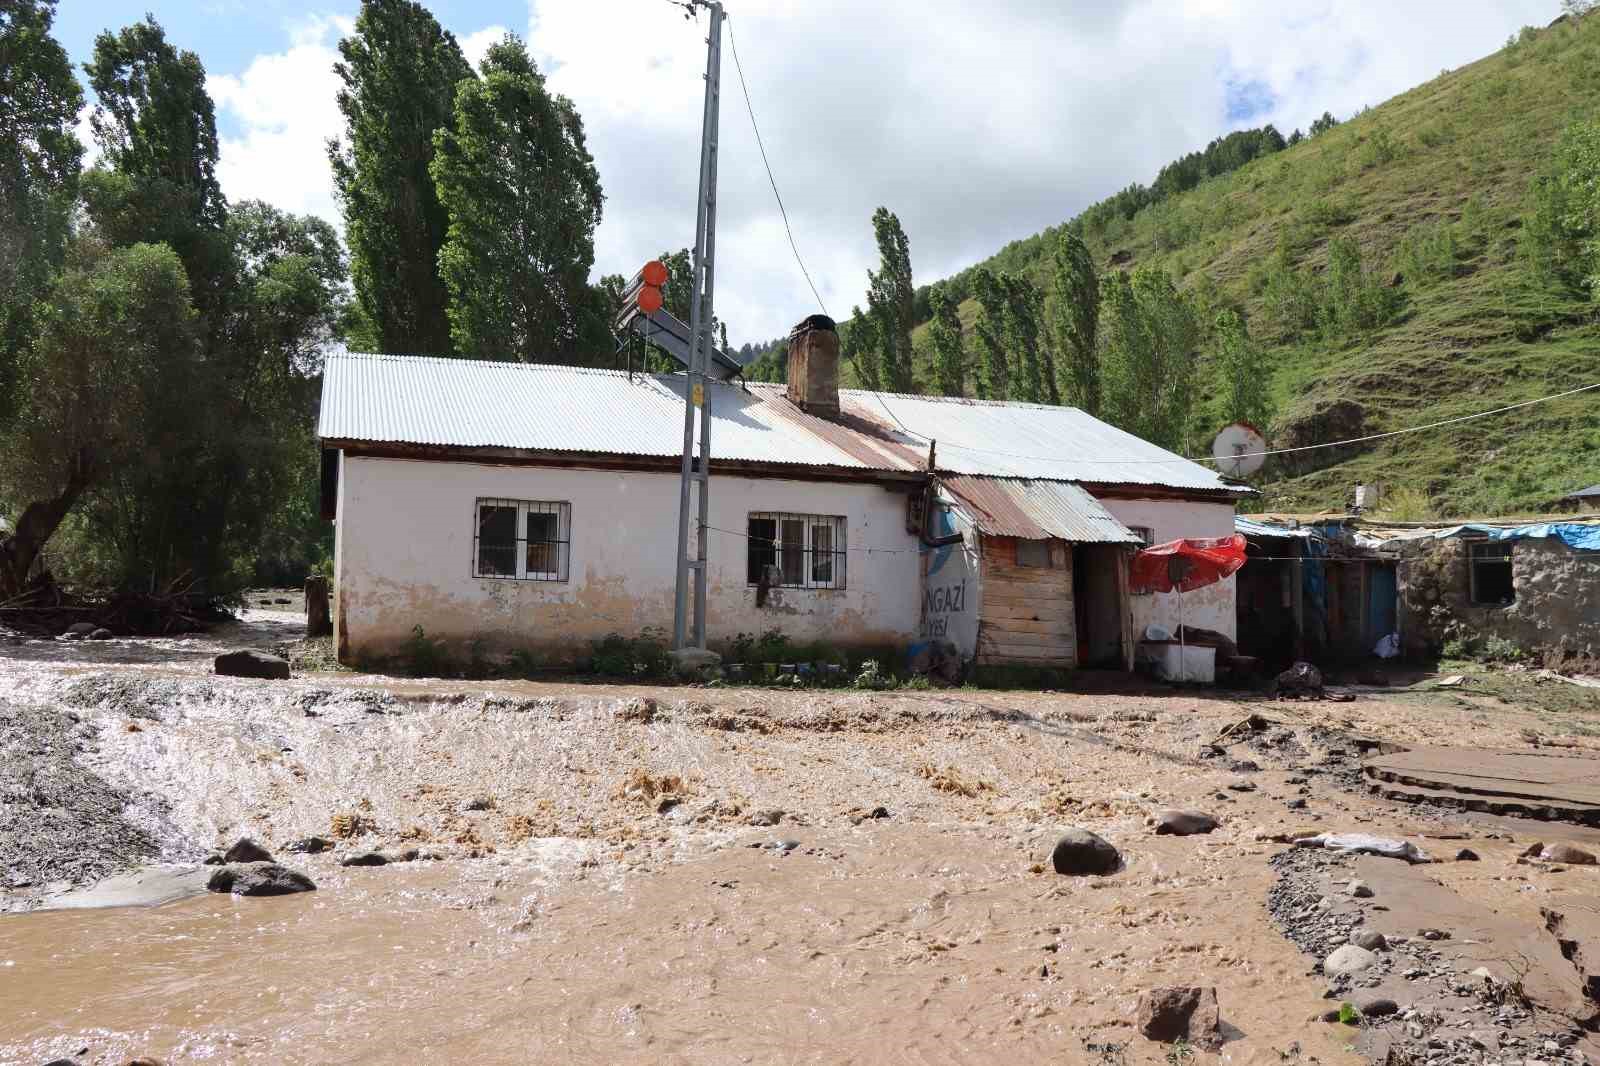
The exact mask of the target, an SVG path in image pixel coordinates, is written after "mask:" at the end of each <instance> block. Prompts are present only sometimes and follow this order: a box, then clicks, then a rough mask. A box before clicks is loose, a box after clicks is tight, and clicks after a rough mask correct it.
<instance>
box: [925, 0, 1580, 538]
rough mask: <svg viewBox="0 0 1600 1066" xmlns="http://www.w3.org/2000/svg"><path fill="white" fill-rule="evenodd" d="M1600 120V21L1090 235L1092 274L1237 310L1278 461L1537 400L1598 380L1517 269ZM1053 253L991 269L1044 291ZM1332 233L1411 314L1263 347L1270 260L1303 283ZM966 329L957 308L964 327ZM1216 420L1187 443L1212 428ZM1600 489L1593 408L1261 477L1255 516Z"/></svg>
mask: <svg viewBox="0 0 1600 1066" xmlns="http://www.w3.org/2000/svg"><path fill="white" fill-rule="evenodd" d="M1597 105H1600V16H1597V17H1591V18H1585V19H1582V20H1578V21H1576V22H1572V21H1562V22H1558V23H1557V24H1555V25H1553V26H1551V27H1549V28H1547V29H1544V30H1540V31H1537V32H1532V31H1525V32H1524V34H1523V35H1522V37H1521V39H1520V40H1519V41H1517V42H1515V43H1513V44H1509V45H1508V46H1507V47H1506V48H1505V49H1504V50H1502V51H1500V52H1497V53H1496V54H1494V55H1492V56H1489V57H1488V58H1485V59H1482V60H1479V61H1478V62H1476V63H1473V64H1471V65H1469V66H1465V67H1462V68H1460V69H1457V70H1453V71H1446V72H1444V73H1441V74H1440V75H1439V76H1438V77H1437V78H1435V79H1433V80H1432V81H1430V82H1428V83H1426V84H1424V85H1421V86H1418V87H1417V88H1415V89H1412V90H1411V91H1409V92H1407V93H1404V94H1402V95H1400V96H1397V97H1395V98H1394V99H1392V100H1389V101H1387V102H1386V103H1384V104H1382V105H1381V106H1378V107H1374V108H1371V109H1369V110H1367V111H1364V112H1362V113H1361V114H1360V115H1357V116H1355V117H1353V118H1351V119H1350V120H1348V121H1346V122H1344V123H1343V124H1341V125H1339V126H1337V127H1335V128H1334V129H1332V130H1329V131H1327V132H1324V133H1322V134H1320V135H1318V136H1316V137H1314V138H1311V139H1309V140H1305V141H1302V142H1301V143H1299V144H1297V145H1293V146H1291V147H1289V148H1286V149H1285V150H1283V151H1281V152H1276V153H1273V154H1271V155H1268V156H1264V157H1262V158H1258V159H1256V160H1254V161H1252V162H1250V163H1248V164H1246V165H1245V166H1244V167H1242V168H1241V169H1239V170H1236V171H1234V172H1232V173H1230V174H1226V175H1222V176H1219V177H1216V178H1211V179H1208V180H1206V181H1204V182H1202V183H1201V184H1200V185H1199V186H1197V187H1196V188H1194V189H1192V190H1190V191H1188V192H1185V193H1182V194H1179V195H1177V196H1175V197H1172V198H1170V199H1167V200H1164V201H1162V202H1160V203H1157V204H1154V205H1152V206H1150V207H1147V208H1145V209H1144V210H1141V211H1139V212H1138V213H1137V214H1136V215H1134V216H1133V217H1132V218H1131V219H1124V218H1122V217H1120V216H1117V217H1115V218H1113V219H1112V220H1111V222H1110V223H1109V224H1108V225H1106V226H1105V227H1104V228H1098V229H1088V230H1087V231H1086V232H1085V233H1084V237H1085V240H1086V241H1087V242H1088V244H1089V246H1090V248H1091V250H1092V251H1093V252H1094V253H1095V256H1096V259H1097V261H1098V262H1099V263H1100V265H1101V267H1102V269H1104V270H1111V269H1132V268H1133V267H1134V266H1136V265H1140V264H1146V263H1155V264H1158V265H1160V266H1162V267H1164V268H1165V269H1166V270H1167V271H1168V272H1169V273H1170V274H1171V275H1172V276H1173V277H1174V278H1176V279H1179V280H1180V282H1181V284H1182V285H1183V286H1184V287H1185V288H1186V289H1187V290H1189V291H1204V292H1206V293H1207V297H1206V298H1207V300H1208V301H1211V302H1216V301H1221V302H1226V303H1232V304H1236V305H1238V306H1239V307H1241V308H1242V309H1243V310H1244V311H1245V313H1246V315H1247V317H1248V320H1249V321H1250V328H1251V332H1252V334H1254V335H1255V336H1257V337H1258V339H1260V340H1262V341H1263V342H1264V343H1266V344H1267V346H1268V348H1269V353H1270V361H1271V365H1272V368H1273V392H1274V395H1275V397H1276V399H1277V403H1278V414H1277V416H1276V418H1275V420H1274V422H1273V424H1272V426H1271V429H1270V432H1269V436H1270V438H1271V440H1272V442H1273V444H1274V445H1275V446H1278V445H1281V444H1284V443H1310V442H1314V441H1320V440H1327V439H1336V438H1343V437H1348V436H1355V435H1361V434H1368V433H1377V432H1382V431H1385V430H1391V429H1399V428H1403V427H1406V426H1412V425H1418V424H1421V423H1425V422H1432V421H1436V420H1439V419H1445V418H1450V417H1453V416H1457V415H1463V414H1470V413H1473V412H1476V411H1480V410H1483V409H1486V408H1489V407H1493V406H1498V405H1501V404H1510V403H1515V402H1517V401H1519V400H1526V399H1532V398H1534V397H1536V396H1540V395H1545V394H1548V393H1554V392H1559V391H1562V390H1564V389H1569V388H1573V387H1575V386H1578V385H1583V384H1588V383H1591V382H1596V381H1600V317H1597V306H1600V305H1597V304H1595V303H1593V302H1590V301H1589V300H1587V299H1585V298H1583V297H1581V296H1577V295H1572V294H1567V293H1563V292H1559V291H1556V290H1555V289H1553V288H1552V286H1550V285H1548V284H1544V283H1541V282H1539V281H1538V280H1537V279H1536V278H1535V277H1534V276H1533V274H1532V272H1531V271H1530V270H1529V269H1528V268H1527V266H1526V265H1525V264H1524V262H1523V261H1522V260H1521V259H1520V258H1519V254H1518V253H1519V236H1520V234H1521V230H1522V226H1523V221H1524V217H1525V213H1526V210H1527V207H1526V205H1527V200H1528V190H1529V187H1530V182H1531V181H1532V180H1533V179H1534V178H1535V176H1536V175H1537V174H1538V173H1539V172H1540V171H1541V170H1542V169H1543V168H1544V167H1545V166H1546V165H1547V163H1548V160H1549V158H1550V155H1551V150H1552V147H1553V146H1554V144H1555V143H1556V141H1557V139H1558V138H1559V136H1560V134H1561V132H1562V130H1563V129H1564V128H1565V127H1566V126H1567V125H1568V124H1569V123H1571V122H1573V121H1574V120H1578V119H1592V118H1594V117H1596V116H1597V115H1600V106H1597ZM1050 236H1051V231H1047V232H1046V233H1045V234H1040V235H1036V236H1035V237H1032V238H1028V239H1027V240H1024V241H1019V242H1016V243H1014V244H1012V245H1009V246H1007V248H1005V249H1004V250H1003V251H1002V252H1000V253H999V254H997V255H996V256H995V257H994V259H992V260H990V265H992V266H993V267H994V268H995V269H1008V270H1019V271H1023V272H1026V273H1027V274H1029V275H1030V276H1031V277H1032V278H1033V280H1034V281H1035V283H1037V284H1038V285H1040V286H1041V288H1045V289H1047V285H1048V279H1047V277H1046V275H1045V269H1046V267H1045V259H1044V257H1045V254H1046V248H1047V241H1048V239H1049V238H1050ZM1338 236H1344V237H1347V238H1350V239H1352V240H1354V241H1355V242H1357V243H1358V245H1359V246H1360V249H1361V252H1362V258H1363V261H1364V262H1365V263H1366V264H1367V265H1368V267H1369V269H1371V270H1373V271H1376V272H1378V276H1379V277H1380V278H1381V279H1382V281H1383V284H1384V285H1385V286H1387V287H1390V288H1392V289H1397V290H1399V292H1400V294H1401V295H1402V299H1403V302H1404V306H1403V310H1402V311H1401V312H1400V313H1399V315H1398V317H1397V318H1396V319H1394V320H1392V321H1391V322H1390V323H1389V324H1388V325H1386V326H1384V327H1383V328H1380V329H1378V330H1375V331H1373V332H1370V333H1367V334H1364V335H1360V336H1358V337H1352V338H1349V339H1345V340H1341V341H1328V340H1323V339H1318V338H1316V337H1314V336H1309V335H1307V336H1301V337H1299V338H1294V339H1290V338H1289V337H1287V336H1285V335H1284V334H1283V333H1281V332H1280V333H1277V334H1276V335H1275V333H1274V330H1273V328H1272V326H1271V324H1270V316H1269V315H1267V314H1266V313H1265V312H1264V306H1263V305H1264V300H1263V293H1264V291H1265V288H1266V286H1267V284H1268V274H1269V272H1270V270H1271V269H1272V267H1271V264H1272V262H1273V260H1274V256H1275V253H1277V251H1278V249H1279V248H1280V245H1281V246H1282V248H1283V249H1284V252H1285V254H1286V256H1287V259H1288V261H1290V262H1292V263H1294V264H1295V265H1296V266H1297V267H1298V268H1300V269H1301V270H1303V271H1306V272H1308V273H1309V274H1310V275H1312V276H1313V278H1314V277H1315V276H1316V275H1317V274H1319V273H1320V272H1321V271H1322V269H1323V268H1324V266H1325V264H1326V262H1327V252H1328V244H1329V241H1330V240H1332V239H1333V238H1335V237H1338ZM976 316H977V307H976V304H975V302H974V301H972V300H968V301H966V302H964V303H963V304H962V306H961V317H962V321H963V323H965V324H966V325H967V326H968V328H969V329H970V327H971V324H972V322H973V321H974V320H975V318H976ZM923 328H924V327H919V334H920V332H921V330H922V329H923ZM919 373H920V371H919ZM1204 377H1205V375H1204V373H1202V379H1204ZM1209 405H1210V399H1209V397H1205V398H1203V399H1202V401H1201V407H1200V411H1201V414H1200V416H1199V417H1197V419H1196V440H1195V446H1196V447H1203V446H1204V443H1205V440H1207V439H1208V436H1207V435H1208V434H1209V433H1210V432H1211V431H1213V430H1214V429H1215V428H1217V427H1216V426H1215V425H1214V424H1213V423H1212V422H1211V421H1209V420H1208V418H1207V416H1206V412H1207V411H1208V410H1209ZM1596 481H1600V393H1590V394H1584V395H1581V396H1577V397H1572V398H1569V399H1565V400H1560V401H1556V402H1553V403H1550V404H1542V405H1538V406H1534V407H1530V408H1527V409H1524V410H1521V411H1517V412H1513V413H1510V414H1507V415H1502V416H1497V417H1494V418H1489V419H1482V420H1478V421H1475V422H1471V423H1467V424H1464V425H1460V426H1453V427H1448V428H1445V429H1441V430H1436V431H1432V432H1428V433H1419V434H1414V435H1409V436H1404V437H1399V438H1395V439H1391V440H1388V441H1382V442H1377V443H1374V444H1372V445H1370V446H1365V447H1361V448H1358V449H1353V450H1351V451H1349V452H1340V453H1338V454H1335V453H1333V452H1314V453H1309V457H1308V458H1301V459H1300V460H1299V461H1298V464H1297V465H1293V466H1290V465H1285V464H1277V465H1275V466H1269V468H1268V469H1267V470H1266V471H1265V472H1264V475H1263V477H1262V479H1261V483H1262V488H1263V489H1264V490H1265V492H1264V498H1263V501H1262V504H1263V506H1264V507H1265V508H1266V509H1268V510H1317V509H1323V508H1342V507H1344V506H1346V505H1347V503H1348V498H1349V496H1350V494H1351V491H1352V489H1353V487H1354V486H1355V485H1356V484H1357V483H1361V482H1377V483H1381V484H1383V485H1384V486H1386V488H1387V489H1388V490H1389V493H1390V495H1391V497H1393V496H1394V495H1396V493H1398V495H1399V496H1400V497H1402V498H1405V497H1409V498H1410V501H1411V503H1410V505H1409V508H1410V509H1411V510H1416V511H1431V512H1432V513H1431V514H1417V515H1416V517H1432V516H1441V517H1442V516H1449V515H1466V514H1478V515H1487V514H1503V513H1513V512H1530V511H1534V510H1538V509H1542V508H1544V507H1546V506H1547V505H1548V504H1549V503H1550V502H1551V501H1553V500H1555V499H1557V498H1558V497H1560V496H1561V495H1563V494H1565V493H1566V492H1569V491H1571V490H1573V489H1576V488H1579V487H1582V486H1584V485H1588V484H1593V483H1594V482H1596ZM1424 497H1425V498H1426V500H1427V503H1426V504H1424V503H1423V498H1424ZM1397 517H1400V516H1397Z"/></svg>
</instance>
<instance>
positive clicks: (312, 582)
mask: <svg viewBox="0 0 1600 1066" xmlns="http://www.w3.org/2000/svg"><path fill="white" fill-rule="evenodd" d="M332 634H333V616H332V614H331V613H330V612H329V610H328V579H327V578H325V577H308V578H306V636H307V637H326V636H331V635H332Z"/></svg>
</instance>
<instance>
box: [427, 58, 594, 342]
mask: <svg viewBox="0 0 1600 1066" xmlns="http://www.w3.org/2000/svg"><path fill="white" fill-rule="evenodd" d="M433 142H434V158H433V162H432V164H431V168H430V172H431V173H432V174H433V178H434V182H435V184H436V185H437V187H438V195H439V202H440V204H441V206H443V208H444V210H445V213H446V215H447V216H448V217H449V219H450V228H449V236H448V237H447V238H446V240H445V243H444V247H443V248H442V249H441V250H440V252H439V273H440V275H441V276H442V277H443V278H444V282H445V286H446V287H447V288H448V289H449V291H450V335H451V339H452V341H453V342H454V346H455V350H456V351H457V352H459V353H461V354H462V355H469V356H477V357H479V358H489V357H494V356H497V355H506V354H509V355H512V356H515V357H516V358H517V359H519V360H521V361H522V362H525V363H531V362H543V361H549V360H552V359H559V358H561V357H562V356H570V355H571V354H573V349H574V345H575V342H576V340H577V339H578V336H579V332H580V321H579V320H580V318H581V316H582V314H583V311H584V309H585V300H584V297H585V295H586V293H587V289H588V284H589V268H590V267H592V266H593V265H594V231H595V227H596V226H598V225H599V224H600V210H601V203H602V201H603V199H604V198H603V196H602V195H601V192H600V175H599V173H598V172H597V171H596V170H595V166H594V159H593V157H592V156H590V155H589V150H588V147H587V146H586V143H585V140H584V135H583V120H582V119H581V118H580V117H579V116H578V112H577V109H576V108H574V107H573V106H572V101H570V100H568V99H567V98H566V97H564V96H552V95H551V94H550V92H549V91H548V90H547V89H546V88H545V80H544V75H542V74H540V73H539V71H538V69H537V68H536V67H535V65H534V62H533V59H532V58H531V57H529V55H528V49H527V47H526V46H525V45H524V44H523V42H522V41H521V39H519V38H518V37H516V36H515V35H514V34H507V35H506V37H505V39H504V40H502V41H501V42H499V43H498V44H495V45H493V46H492V47H490V49H489V51H488V54H487V55H486V56H485V57H484V60H483V63H482V65H481V67H480V77H478V78H477V79H473V80H467V81H463V82H462V83H461V86H460V88H459V89H458V90H457V93H456V104H455V125H454V127H453V128H445V129H440V130H436V131H435V132H434V135H433Z"/></svg>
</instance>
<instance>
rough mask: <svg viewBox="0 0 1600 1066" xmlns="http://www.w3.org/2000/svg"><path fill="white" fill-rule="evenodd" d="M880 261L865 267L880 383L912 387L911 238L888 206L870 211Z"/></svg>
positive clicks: (900, 388) (903, 389) (913, 294)
mask: <svg viewBox="0 0 1600 1066" xmlns="http://www.w3.org/2000/svg"><path fill="white" fill-rule="evenodd" d="M872 232H873V235H874V236H875V237H876V238H877V241H878V259H879V265H878V269H877V270H876V271H872V270H869V271H867V309H868V311H869V313H870V314H871V316H872V318H873V319H874V322H875V328H876V333H877V338H876V339H877V342H878V346H879V347H878V350H879V352H880V353H881V356H880V360H879V361H880V364H881V367H882V376H883V384H884V386H885V387H886V388H888V389H889V390H890V391H891V392H910V391H912V388H913V384H912V375H911V362H912V360H911V328H912V327H913V326H914V325H916V310H915V304H916V289H915V286H914V285H913V284H912V281H911V242H910V241H909V240H907V238H906V231H905V230H904V229H903V228H902V227H901V225H900V219H899V218H897V217H896V216H895V214H894V212H892V211H890V210H889V209H888V208H887V207H880V208H878V209H877V210H876V211H874V212H873V213H872Z"/></svg>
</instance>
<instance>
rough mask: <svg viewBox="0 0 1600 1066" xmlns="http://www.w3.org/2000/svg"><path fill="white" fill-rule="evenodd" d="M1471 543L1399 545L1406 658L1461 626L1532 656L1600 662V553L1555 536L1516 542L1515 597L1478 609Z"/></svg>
mask: <svg viewBox="0 0 1600 1066" xmlns="http://www.w3.org/2000/svg"><path fill="white" fill-rule="evenodd" d="M1470 543H1472V542H1471V541H1470V540H1468V539H1466V538H1462V537H1450V538H1447V539H1445V540H1434V539H1431V538H1426V539H1418V540H1413V541H1407V542H1405V543H1404V544H1403V545H1402V546H1401V547H1400V552H1401V562H1400V566H1399V583H1400V604H1399V613H1400V634H1401V641H1402V643H1403V645H1404V648H1405V651H1406V653H1407V654H1408V655H1426V654H1431V653H1434V652H1437V651H1438V650H1439V648H1440V647H1441V645H1443V643H1444V641H1445V639H1446V632H1445V630H1446V628H1447V627H1449V626H1450V625H1451V623H1455V624H1456V625H1457V626H1458V628H1463V629H1465V630H1466V631H1467V634H1468V635H1472V636H1478V637H1488V636H1497V637H1501V638H1504V639H1506V640H1510V641H1512V642H1513V643H1515V644H1516V645H1517V646H1518V647H1520V648H1522V649H1524V650H1526V651H1532V650H1535V649H1555V648H1562V649H1565V650H1566V651H1567V652H1568V653H1570V654H1574V655H1581V656H1585V657H1589V658H1600V552H1583V551H1574V550H1572V549H1571V548H1568V547H1567V546H1566V545H1565V544H1563V543H1561V542H1560V541H1559V540H1554V539H1537V538H1528V539H1524V540H1517V541H1513V542H1512V547H1511V580H1512V585H1513V587H1514V588H1515V590H1516V600H1515V601H1514V602H1513V603H1511V604H1510V606H1507V607H1480V606H1477V605H1475V604H1473V603H1472V602H1471V589H1472V583H1471V573H1470V571H1469V569H1468V567H1469V565H1470V563H1469V561H1468V552H1467V545H1468V544H1470Z"/></svg>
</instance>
